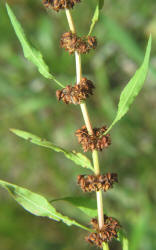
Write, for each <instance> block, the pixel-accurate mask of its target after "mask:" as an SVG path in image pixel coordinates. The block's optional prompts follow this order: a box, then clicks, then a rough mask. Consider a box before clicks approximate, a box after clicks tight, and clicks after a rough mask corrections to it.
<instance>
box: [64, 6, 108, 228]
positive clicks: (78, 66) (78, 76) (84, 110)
mask: <svg viewBox="0 0 156 250" xmlns="http://www.w3.org/2000/svg"><path fill="white" fill-rule="evenodd" d="M66 17H67V20H68V24H69V28H70V31H71V32H72V33H76V29H75V25H74V21H73V18H72V15H71V12H70V10H69V9H66ZM75 62H76V79H77V83H79V82H80V81H81V79H82V66H81V55H80V54H79V53H77V52H75ZM80 107H81V111H82V115H83V118H84V121H85V125H86V127H87V130H88V133H89V134H90V135H92V134H93V129H92V125H91V121H90V117H89V114H88V110H87V106H86V103H82V104H80ZM92 158H93V165H94V171H95V174H96V175H99V174H100V167H99V159H98V152H97V151H96V150H93V152H92ZM96 197H97V209H98V224H99V228H100V229H101V228H102V227H103V225H104V215H103V200H102V191H101V190H100V191H98V192H96Z"/></svg>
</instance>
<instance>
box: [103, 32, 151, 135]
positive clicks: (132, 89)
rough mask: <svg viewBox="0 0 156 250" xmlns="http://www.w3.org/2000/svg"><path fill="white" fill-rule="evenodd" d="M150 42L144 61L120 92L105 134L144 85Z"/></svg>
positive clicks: (125, 110)
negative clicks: (112, 119) (116, 109)
mask: <svg viewBox="0 0 156 250" xmlns="http://www.w3.org/2000/svg"><path fill="white" fill-rule="evenodd" d="M151 42H152V38H151V36H150V38H149V41H148V45H147V49H146V53H145V57H144V61H143V63H142V65H141V67H140V68H139V69H138V70H137V71H136V73H135V75H134V76H133V77H132V78H131V80H130V81H129V83H128V84H127V85H126V87H125V88H124V90H123V91H122V93H121V95H120V100H119V104H118V111H117V114H116V117H115V119H114V121H113V122H112V124H111V125H110V127H109V128H108V130H107V131H106V133H108V131H110V130H111V128H112V127H113V126H114V125H115V124H116V123H117V122H118V121H119V120H120V119H121V118H122V117H123V116H124V115H125V114H126V113H127V111H128V110H129V108H130V105H131V104H132V102H133V101H134V98H135V97H136V96H137V95H138V94H139V92H140V90H141V88H142V86H143V84H144V81H145V79H146V76H147V72H148V66H149V58H150V51H151ZM106 133H105V134H106Z"/></svg>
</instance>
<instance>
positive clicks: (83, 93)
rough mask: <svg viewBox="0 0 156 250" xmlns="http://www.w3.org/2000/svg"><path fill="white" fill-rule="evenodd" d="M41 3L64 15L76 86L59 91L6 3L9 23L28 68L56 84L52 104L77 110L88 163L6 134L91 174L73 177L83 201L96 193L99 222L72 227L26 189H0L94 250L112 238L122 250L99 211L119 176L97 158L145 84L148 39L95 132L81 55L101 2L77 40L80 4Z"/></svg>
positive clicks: (73, 0) (116, 230) (119, 236)
mask: <svg viewBox="0 0 156 250" xmlns="http://www.w3.org/2000/svg"><path fill="white" fill-rule="evenodd" d="M42 2H43V5H44V7H45V8H48V9H50V10H52V11H56V12H59V11H64V13H65V15H66V18H67V22H68V24H69V30H68V31H66V32H65V33H63V34H62V36H61V39H60V47H61V48H62V49H65V50H66V51H67V52H68V53H69V55H71V54H74V55H75V65H76V83H74V84H72V85H67V86H64V84H63V83H61V82H59V81H58V80H57V79H56V78H55V76H54V75H53V74H51V73H50V71H49V68H48V66H47V65H46V63H45V61H44V60H43V57H42V54H41V53H40V52H39V51H37V50H36V49H35V48H33V47H32V46H31V45H30V44H29V42H28V40H27V38H26V36H25V34H24V32H23V29H22V27H21V25H20V23H19V22H18V20H17V19H16V17H15V15H14V13H13V11H12V10H11V8H10V7H9V5H8V4H6V9H7V12H8V16H9V19H10V21H11V24H12V26H13V28H14V30H15V33H16V35H17V37H18V39H19V41H20V43H21V46H22V48H23V52H24V56H25V57H26V58H27V59H28V60H29V61H31V63H33V64H35V65H36V67H37V68H38V71H39V72H40V73H41V74H42V76H44V77H45V78H47V79H49V81H53V82H55V83H56V86H59V89H57V91H56V98H57V100H58V101H61V102H62V103H63V104H65V105H67V104H68V105H73V104H74V105H79V106H80V110H81V112H82V117H83V119H84V124H83V121H82V127H81V128H78V129H77V131H76V132H75V136H76V137H77V139H78V142H79V143H80V144H81V146H82V149H83V151H84V153H85V152H87V151H91V153H92V160H90V159H88V158H87V157H86V156H85V155H84V154H82V153H79V152H76V151H74V150H73V151H68V150H66V149H63V148H62V147H59V146H56V145H55V144H53V143H52V142H49V141H47V140H45V139H42V138H40V137H38V136H36V135H33V134H31V133H29V132H26V131H22V130H18V129H11V131H12V132H13V133H14V134H16V135H17V136H19V137H21V138H23V139H26V140H29V141H30V142H31V143H34V144H36V145H39V146H42V147H46V148H49V149H51V150H53V151H56V152H60V153H63V154H64V156H65V157H67V158H68V159H70V160H71V161H73V162H74V163H75V164H76V165H78V166H80V167H83V168H88V169H89V170H90V171H91V174H90V175H79V176H78V177H77V183H78V185H79V186H80V188H81V189H82V191H83V192H84V196H85V193H87V192H89V193H90V192H95V194H96V200H97V214H98V217H97V218H92V219H91V222H90V224H91V227H90V226H86V225H82V224H80V223H79V222H77V220H73V219H71V218H69V217H67V216H65V215H63V214H61V213H59V212H58V211H56V209H55V208H54V206H53V205H52V204H51V202H49V201H48V200H47V199H46V198H45V197H43V196H41V195H39V194H37V193H34V192H31V191H30V190H28V189H25V188H23V187H20V186H17V185H15V184H11V183H8V182H6V181H3V180H0V186H2V187H3V188H5V189H7V190H8V191H9V193H10V194H11V195H12V196H13V198H14V199H15V200H16V201H17V202H18V203H19V204H20V205H21V206H23V208H24V209H26V210H27V211H29V212H30V213H32V214H34V215H36V216H43V217H44V216H46V217H48V218H49V219H52V220H55V221H61V222H63V223H65V224H66V225H68V226H71V225H75V226H77V227H80V228H81V229H82V230H85V231H87V232H88V235H85V240H86V241H87V242H88V243H90V244H92V245H93V246H96V247H98V248H102V249H105V250H109V243H110V241H111V240H112V239H116V240H118V241H120V242H121V245H122V249H123V250H127V249H128V239H127V237H126V236H125V233H124V229H123V228H122V225H121V224H120V222H119V221H118V220H117V219H115V218H112V217H110V215H108V214H107V215H106V214H104V208H103V192H107V191H108V190H109V189H111V188H113V186H114V184H115V183H117V182H118V175H117V173H101V170H100V163H99V158H98V154H99V153H101V152H102V151H103V150H106V148H107V147H109V146H110V144H111V138H110V134H109V132H110V131H111V129H112V128H113V127H114V125H115V124H116V123H117V122H118V121H119V120H120V119H121V118H122V117H123V116H124V115H125V114H126V113H127V111H128V110H129V107H130V105H131V104H132V102H133V101H134V99H135V97H136V96H137V95H138V93H139V92H140V90H141V88H142V86H143V84H144V82H145V79H146V76H147V72H148V65H149V58H150V50H151V37H150V38H149V41H148V44H147V48H146V52H145V56H144V59H143V62H142V65H141V66H140V67H139V69H138V70H137V71H136V73H135V74H134V76H133V77H132V78H131V79H130V81H129V82H128V84H127V85H126V86H125V88H124V89H123V91H122V93H121V95H120V99H119V104H118V109H117V113H116V116H115V118H114V120H113V122H112V124H111V125H110V126H108V127H107V126H106V125H103V126H102V127H101V128H94V127H93V126H92V123H91V120H90V117H89V113H88V110H87V104H86V103H87V99H88V98H89V97H90V96H91V95H93V94H94V89H95V88H98V83H96V84H94V83H93V82H92V81H91V80H90V79H87V78H86V77H84V76H83V69H82V66H81V54H87V53H89V52H90V50H96V47H97V44H98V42H97V40H98V38H96V37H95V36H92V31H93V29H94V26H95V23H96V22H97V21H98V18H99V15H100V10H101V9H102V7H103V4H104V1H103V0H96V1H95V12H94V14H93V18H92V20H91V26H90V30H89V33H88V34H87V35H85V36H83V37H79V36H78V35H77V30H76V27H75V24H74V21H73V18H72V14H71V9H72V8H76V6H77V5H78V4H79V3H80V2H81V4H83V1H81V0H43V1H42ZM88 21H89V20H88ZM68 105H67V112H68ZM73 108H74V106H73ZM110 192H111V191H110ZM75 198H76V197H75ZM71 202H72V199H71ZM79 206H81V207H83V204H81V199H79ZM83 210H84V211H85V213H88V215H89V216H90V214H89V210H85V208H84V209H83ZM58 226H59V225H58Z"/></svg>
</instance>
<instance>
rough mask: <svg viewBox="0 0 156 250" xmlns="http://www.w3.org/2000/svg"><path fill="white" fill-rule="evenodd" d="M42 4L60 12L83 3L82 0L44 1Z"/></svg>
mask: <svg viewBox="0 0 156 250" xmlns="http://www.w3.org/2000/svg"><path fill="white" fill-rule="evenodd" d="M42 2H43V5H44V6H45V7H46V8H51V9H53V10H55V11H57V12H58V11H59V10H62V9H65V8H67V9H71V8H73V7H74V5H75V4H76V3H79V2H81V0H42Z"/></svg>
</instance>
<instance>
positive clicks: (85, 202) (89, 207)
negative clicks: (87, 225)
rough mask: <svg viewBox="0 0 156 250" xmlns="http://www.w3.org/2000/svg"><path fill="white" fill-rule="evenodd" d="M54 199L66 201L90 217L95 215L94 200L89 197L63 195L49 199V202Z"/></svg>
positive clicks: (95, 205) (95, 206)
mask: <svg viewBox="0 0 156 250" xmlns="http://www.w3.org/2000/svg"><path fill="white" fill-rule="evenodd" d="M56 201H67V202H69V203H70V204H72V205H73V206H75V207H77V208H78V209H80V210H81V211H82V212H83V213H85V214H87V215H88V216H89V217H90V218H93V217H97V204H96V201H95V200H94V199H92V198H90V197H63V198H59V199H54V200H51V201H50V203H52V202H56Z"/></svg>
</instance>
